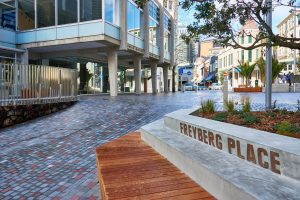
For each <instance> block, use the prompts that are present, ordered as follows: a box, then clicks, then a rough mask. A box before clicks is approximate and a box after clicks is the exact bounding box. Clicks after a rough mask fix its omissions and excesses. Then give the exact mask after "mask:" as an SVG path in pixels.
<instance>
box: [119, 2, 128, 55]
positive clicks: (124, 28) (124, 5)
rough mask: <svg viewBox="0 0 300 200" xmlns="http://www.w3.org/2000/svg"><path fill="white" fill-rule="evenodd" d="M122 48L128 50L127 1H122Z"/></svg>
mask: <svg viewBox="0 0 300 200" xmlns="http://www.w3.org/2000/svg"><path fill="white" fill-rule="evenodd" d="M120 10H121V12H120V13H119V15H120V35H121V44H120V50H127V1H125V0H121V1H120Z"/></svg>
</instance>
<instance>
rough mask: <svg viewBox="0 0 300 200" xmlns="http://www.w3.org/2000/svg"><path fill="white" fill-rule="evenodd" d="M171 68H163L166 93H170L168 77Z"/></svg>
mask: <svg viewBox="0 0 300 200" xmlns="http://www.w3.org/2000/svg"><path fill="white" fill-rule="evenodd" d="M168 72H169V68H168V67H163V76H164V92H165V93H168V92H169V87H168V78H169V75H168Z"/></svg>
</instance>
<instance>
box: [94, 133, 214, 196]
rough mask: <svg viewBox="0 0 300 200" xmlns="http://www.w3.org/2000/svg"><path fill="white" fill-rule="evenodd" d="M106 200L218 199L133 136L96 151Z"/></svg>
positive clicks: (135, 135) (138, 136)
mask: <svg viewBox="0 0 300 200" xmlns="http://www.w3.org/2000/svg"><path fill="white" fill-rule="evenodd" d="M96 153H97V167H98V176H99V177H98V178H99V182H100V188H101V193H102V199H103V200H106V199H109V200H110V199H122V200H123V199H124V200H125V199H143V200H144V199H145V200H148V199H172V200H173V199H174V200H176V199H178V200H191V199H214V197H213V196H211V195H210V194H209V193H208V192H206V191H205V190H204V189H203V188H201V187H200V186H199V185H197V184H196V183H195V182H194V181H192V180H191V179H190V178H189V177H187V176H186V175H185V174H183V173H182V172H181V171H180V170H178V169H177V168H176V167H175V166H174V165H173V164H171V163H170V162H169V161H168V160H166V159H165V158H164V157H162V156H161V155H159V154H158V153H157V152H156V151H154V150H153V149H152V148H151V147H149V146H148V145H146V144H145V143H144V142H143V141H142V140H141V139H140V134H139V133H130V134H128V135H125V136H123V137H121V138H119V139H116V140H113V141H111V142H109V143H107V144H105V145H103V146H101V147H99V148H97V150H96Z"/></svg>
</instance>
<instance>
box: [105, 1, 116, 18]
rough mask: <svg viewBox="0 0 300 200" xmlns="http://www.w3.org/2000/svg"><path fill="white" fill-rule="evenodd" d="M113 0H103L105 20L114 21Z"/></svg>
mask: <svg viewBox="0 0 300 200" xmlns="http://www.w3.org/2000/svg"><path fill="white" fill-rule="evenodd" d="M114 1H115V0H105V21H108V22H111V23H114V6H115V2H114Z"/></svg>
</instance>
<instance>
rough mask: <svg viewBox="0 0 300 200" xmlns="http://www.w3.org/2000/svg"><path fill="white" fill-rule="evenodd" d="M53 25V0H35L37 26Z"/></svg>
mask: <svg viewBox="0 0 300 200" xmlns="http://www.w3.org/2000/svg"><path fill="white" fill-rule="evenodd" d="M54 25H55V0H37V26H38V28H41V27H47V26H54Z"/></svg>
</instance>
